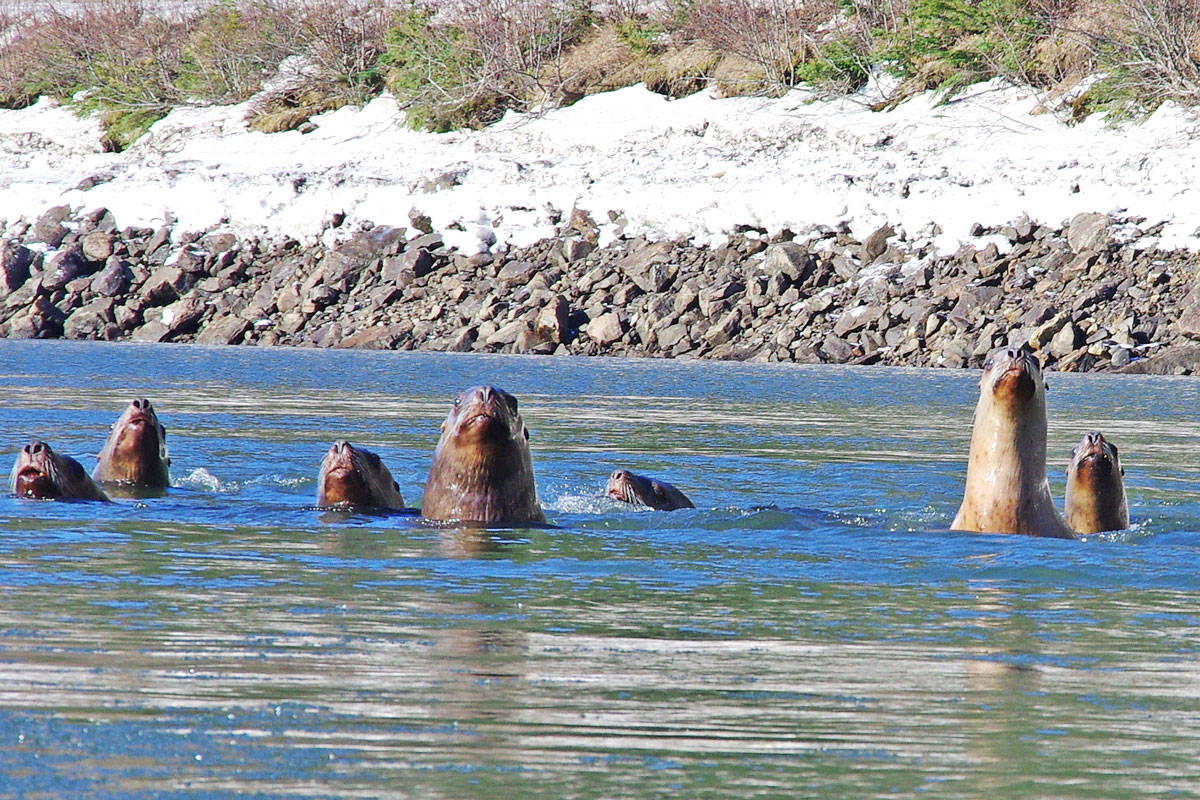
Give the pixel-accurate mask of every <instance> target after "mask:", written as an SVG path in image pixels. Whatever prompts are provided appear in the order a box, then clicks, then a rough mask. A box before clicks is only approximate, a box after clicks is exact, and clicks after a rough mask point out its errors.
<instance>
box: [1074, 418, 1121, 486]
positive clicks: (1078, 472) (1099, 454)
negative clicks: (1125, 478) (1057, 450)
mask: <svg viewBox="0 0 1200 800" xmlns="http://www.w3.org/2000/svg"><path fill="white" fill-rule="evenodd" d="M1124 474H1125V470H1124V469H1123V468H1122V467H1121V460H1120V456H1119V455H1118V453H1117V446H1116V445H1115V444H1113V443H1112V442H1110V441H1108V440H1107V439H1105V438H1104V434H1102V433H1099V432H1097V431H1092V432H1091V433H1085V434H1084V435H1083V438H1082V439H1081V440H1080V441H1079V444H1077V445H1075V447H1073V448H1071V465H1070V467H1068V468H1067V476H1068V477H1071V476H1072V475H1073V476H1076V479H1077V480H1080V481H1085V482H1088V483H1095V484H1106V483H1111V482H1112V480H1113V478H1114V476H1116V477H1118V478H1119V477H1120V476H1122V475H1124Z"/></svg>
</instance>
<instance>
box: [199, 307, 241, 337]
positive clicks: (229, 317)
mask: <svg viewBox="0 0 1200 800" xmlns="http://www.w3.org/2000/svg"><path fill="white" fill-rule="evenodd" d="M248 330H250V320H248V319H244V318H243V317H240V316H238V315H237V314H226V315H225V316H223V317H218V318H217V319H214V320H212V321H211V322H209V323H208V324H207V325H205V326H204V328H203V329H202V330H201V331H200V332H199V333H198V334H196V341H197V342H198V343H200V344H237V343H238V342H240V341H242V338H243V337H244V336H245V335H246V331H248Z"/></svg>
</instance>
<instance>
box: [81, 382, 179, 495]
mask: <svg viewBox="0 0 1200 800" xmlns="http://www.w3.org/2000/svg"><path fill="white" fill-rule="evenodd" d="M170 464H171V459H170V457H169V456H168V455H167V429H166V428H164V427H163V426H162V423H160V422H159V421H158V415H157V414H155V413H154V406H152V405H151V404H150V401H149V400H146V399H142V398H139V399H137V400H134V401H132V402H131V403H130V404H129V405H128V406H127V407H126V408H125V411H124V412H122V414H121V416H120V417H119V418H118V419H117V421H116V422H115V423H113V426H112V430H110V431H109V432H108V440H107V441H105V443H104V449H102V450H101V451H100V457H99V461H98V462H97V464H96V468H95V469H94V470H92V478H94V479H95V480H96V481H98V482H100V483H114V484H122V485H124V486H136V487H144V488H151V489H165V488H166V487H167V486H168V485H169V484H170V482H171V479H170V476H169V475H168V473H167V468H168V467H169V466H170Z"/></svg>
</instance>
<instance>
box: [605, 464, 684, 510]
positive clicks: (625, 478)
mask: <svg viewBox="0 0 1200 800" xmlns="http://www.w3.org/2000/svg"><path fill="white" fill-rule="evenodd" d="M606 491H607V492H608V496H609V497H611V498H613V499H614V500H620V501H622V502H625V503H634V504H638V503H640V504H641V505H644V506H650V508H653V509H654V510H655V511H674V510H675V509H677V508H695V507H696V506H695V505H693V504H692V501H691V500H689V499H688V498H687V495H685V494H684V493H683V492H681V491H679V490H678V489H676V488H675V487H674V486H672V485H671V484H669V483H667V482H666V481H660V480H657V479H655V478H648V477H646V476H644V475H638V474H636V473H633V472H630V471H629V470H627V469H618V470H613V474H612V475H609V476H608V487H607V489H606Z"/></svg>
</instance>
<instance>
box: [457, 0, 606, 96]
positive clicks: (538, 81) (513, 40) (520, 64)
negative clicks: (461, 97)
mask: <svg viewBox="0 0 1200 800" xmlns="http://www.w3.org/2000/svg"><path fill="white" fill-rule="evenodd" d="M447 18H448V19H449V20H450V21H451V22H452V23H453V24H454V25H455V26H456V27H457V28H458V29H459V30H461V31H462V32H463V33H464V34H465V37H464V41H463V44H464V46H465V48H466V49H467V51H468V53H469V54H470V58H471V60H472V61H473V62H475V63H477V64H478V71H477V81H478V82H479V83H480V84H481V85H482V87H483V88H486V89H488V90H491V91H494V92H496V93H498V94H500V95H502V96H507V97H509V98H510V99H511V100H512V101H513V102H514V103H515V104H518V105H520V104H527V103H529V102H544V101H551V102H554V101H555V99H556V97H557V96H558V95H560V94H561V89H562V87H563V86H564V85H565V84H566V83H567V82H568V81H569V80H570V79H571V78H572V77H573V76H572V75H569V74H566V73H565V72H564V70H563V69H562V68H561V67H562V55H563V52H564V50H565V49H566V48H567V47H569V46H571V45H573V44H575V43H576V42H578V41H579V40H580V39H581V38H582V36H583V34H584V32H585V31H586V30H587V29H588V27H589V26H590V24H591V19H592V17H591V8H590V5H589V4H588V2H587V0H458V2H457V3H455V4H454V5H452V6H451V7H450V8H449V9H448V11H447Z"/></svg>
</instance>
